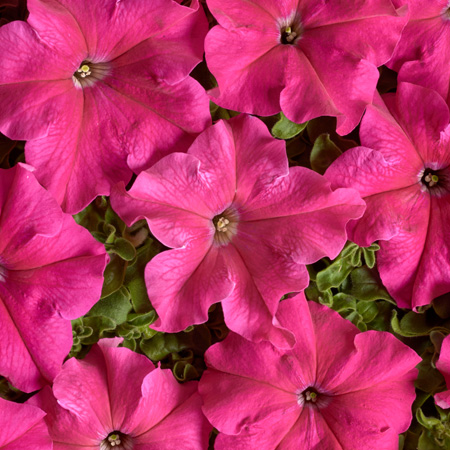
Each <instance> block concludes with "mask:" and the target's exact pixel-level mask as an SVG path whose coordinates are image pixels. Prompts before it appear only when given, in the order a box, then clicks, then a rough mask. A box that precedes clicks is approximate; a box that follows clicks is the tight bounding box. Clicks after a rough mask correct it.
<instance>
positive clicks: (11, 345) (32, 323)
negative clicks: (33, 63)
mask: <svg viewBox="0 0 450 450" xmlns="http://www.w3.org/2000/svg"><path fill="white" fill-rule="evenodd" d="M2 172H5V176H4V177H3V174H2V177H1V179H2V183H0V191H1V193H0V199H2V200H3V204H0V213H1V215H0V230H1V232H0V236H1V237H0V298H1V300H2V304H1V310H2V313H1V314H0V321H1V322H2V328H1V329H2V353H3V354H5V355H7V356H5V358H2V360H1V363H0V365H1V368H0V373H1V374H2V375H4V376H6V377H8V378H10V379H11V381H12V383H13V384H14V385H15V386H17V387H18V388H19V389H22V390H24V391H26V392H30V391H33V390H36V389H38V388H40V387H42V385H43V384H44V383H45V380H48V381H51V380H53V378H54V377H55V376H56V375H57V373H58V372H59V370H60V367H61V364H62V361H63V359H64V358H65V357H66V356H67V354H68V352H69V351H70V348H71V345H72V331H71V325H70V322H69V320H67V319H74V318H76V317H79V316H80V315H82V314H85V313H86V312H87V311H88V310H89V309H90V308H91V307H92V306H93V304H94V303H95V302H96V301H97V300H98V298H99V296H100V291H101V287H102V284H103V276H102V274H103V270H104V268H105V265H106V261H107V255H106V252H105V250H104V247H103V246H102V245H101V244H100V243H98V242H96V241H95V240H94V239H93V238H92V236H91V235H90V233H89V232H88V231H87V230H85V229H84V228H82V227H80V226H78V225H77V224H76V223H75V222H74V220H73V219H72V218H71V217H70V216H67V215H65V214H63V213H62V211H61V209H60V207H59V206H58V204H57V203H56V201H55V200H54V198H52V197H51V195H50V194H49V193H48V192H47V191H45V190H44V189H43V188H42V187H41V186H40V185H39V184H38V182H37V181H36V179H35V177H34V175H33V174H32V172H31V171H30V168H29V166H24V165H18V166H15V167H14V168H13V169H10V170H8V171H2ZM55 339H57V340H58V345H57V346H56V347H55V345H54V342H55ZM49 348H52V349H53V350H52V351H51V352H49V351H48V350H49Z"/></svg>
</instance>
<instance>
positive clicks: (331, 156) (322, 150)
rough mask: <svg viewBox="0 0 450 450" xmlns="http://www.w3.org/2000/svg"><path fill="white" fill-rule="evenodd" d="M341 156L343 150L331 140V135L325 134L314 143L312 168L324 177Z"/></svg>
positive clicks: (311, 158)
mask: <svg viewBox="0 0 450 450" xmlns="http://www.w3.org/2000/svg"><path fill="white" fill-rule="evenodd" d="M341 154H342V152H341V150H340V149H339V147H338V146H337V145H336V144H335V143H334V142H333V141H332V140H331V139H330V135H329V134H328V133H323V134H321V135H319V136H318V137H317V139H316V140H315V141H314V146H313V148H312V150H311V155H310V163H311V168H312V169H313V170H315V171H316V172H318V173H320V174H321V175H323V174H324V173H325V171H326V170H327V169H328V167H330V165H331V163H332V162H333V161H334V160H335V159H337V158H338V157H339V156H340V155H341Z"/></svg>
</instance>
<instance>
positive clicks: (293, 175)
mask: <svg viewBox="0 0 450 450" xmlns="http://www.w3.org/2000/svg"><path fill="white" fill-rule="evenodd" d="M111 204H112V206H113V208H114V209H115V210H116V211H117V213H118V214H119V215H120V216H121V217H122V218H123V220H125V222H126V223H127V224H131V223H134V222H135V221H137V220H139V219H141V218H144V217H145V218H146V219H147V221H148V223H149V226H150V229H151V231H152V233H153V234H154V235H155V237H156V238H157V239H158V240H160V241H161V242H162V243H163V244H164V245H166V246H167V247H171V248H174V250H171V251H167V252H163V253H160V254H158V255H157V256H156V257H154V258H153V259H152V260H151V261H150V263H149V264H148V265H147V267H146V271H145V279H146V284H147V289H148V294H149V298H150V301H151V303H152V305H153V306H154V308H155V309H156V311H157V312H158V315H159V319H158V321H157V322H155V323H154V324H153V325H152V328H155V329H158V330H162V331H167V332H177V331H181V330H183V329H185V328H186V327H187V326H189V325H192V324H198V323H203V322H205V321H206V320H207V318H208V308H209V307H210V306H211V305H212V304H213V303H217V302H220V301H221V302H222V307H223V311H224V316H225V322H226V324H227V326H228V327H229V328H230V329H231V330H233V331H235V332H237V333H239V334H241V335H242V336H244V337H246V338H248V339H251V340H257V341H259V340H261V339H269V340H271V341H272V342H274V343H275V345H280V346H286V345H288V346H291V345H292V344H293V341H292V335H291V333H290V332H288V331H287V330H283V329H282V327H280V325H279V324H278V322H277V321H276V319H274V316H275V313H276V311H277V308H278V303H279V300H280V298H281V297H282V296H283V295H284V294H286V293H288V292H294V291H297V292H298V291H300V290H301V289H304V288H305V287H306V286H307V284H308V274H307V271H306V268H305V264H310V263H313V262H315V261H317V260H318V259H320V258H322V257H324V256H325V255H328V256H330V257H331V258H334V257H336V255H337V254H338V253H339V252H340V250H341V249H342V247H343V246H344V244H345V241H346V238H347V236H346V233H345V225H346V223H347V222H348V221H349V220H350V219H352V218H353V219H354V218H357V217H361V215H362V213H363V211H364V203H363V202H362V201H361V199H360V198H359V196H358V194H357V193H356V191H354V190H347V189H338V190H336V191H332V190H331V189H330V186H329V184H328V183H327V182H326V181H325V179H324V178H323V177H322V176H321V175H319V174H317V173H315V172H313V171H311V170H309V169H306V168H303V167H293V168H291V169H290V170H289V167H288V161H287V157H286V150H285V143H284V141H277V140H276V139H274V138H272V137H271V136H270V134H269V132H268V130H267V128H266V126H265V125H264V124H263V122H261V121H260V120H259V119H256V118H254V117H250V116H244V115H240V116H238V117H236V118H234V119H232V120H230V121H227V122H218V123H217V124H216V125H214V126H212V127H210V128H208V129H207V130H206V131H204V132H203V133H202V134H201V135H200V136H199V137H198V138H197V139H196V140H195V142H194V143H193V145H192V146H191V148H190V149H189V151H188V153H187V154H181V153H173V154H172V155H168V156H167V157H165V158H164V159H162V160H161V161H159V162H158V163H157V164H155V165H154V166H153V167H152V168H151V169H149V170H148V171H146V172H142V173H141V174H140V175H139V176H138V178H137V180H136V182H135V184H134V185H133V187H132V188H131V190H130V191H129V192H128V193H127V192H126V191H125V187H124V186H123V184H122V185H121V186H120V187H118V188H116V189H114V190H113V192H112V195H111Z"/></svg>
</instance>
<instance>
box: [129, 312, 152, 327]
mask: <svg viewBox="0 0 450 450" xmlns="http://www.w3.org/2000/svg"><path fill="white" fill-rule="evenodd" d="M155 320H156V311H155V310H153V309H152V310H151V311H149V312H147V313H143V314H139V313H131V314H129V315H128V323H130V324H131V325H133V326H135V327H146V326H147V327H148V326H149V325H150V324H152V323H153V322H154V321H155Z"/></svg>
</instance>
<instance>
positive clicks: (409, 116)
mask: <svg viewBox="0 0 450 450" xmlns="http://www.w3.org/2000/svg"><path fill="white" fill-rule="evenodd" d="M384 102H385V104H384V103H383V102H382V100H381V99H379V100H378V102H377V106H373V107H369V108H368V110H367V112H366V114H365V116H364V118H363V120H362V123H361V131H360V136H361V143H362V145H363V146H364V147H357V148H354V149H351V150H349V151H346V152H345V153H344V154H343V155H341V156H340V157H339V158H338V159H337V160H336V161H335V162H334V163H333V164H332V165H331V167H330V168H329V169H328V171H327V172H326V174H325V176H326V178H327V179H328V180H330V181H331V184H332V186H333V188H336V187H352V188H354V189H357V190H358V191H359V192H360V194H361V196H362V197H363V198H364V200H365V201H366V203H367V210H366V212H365V214H364V216H363V217H362V218H361V219H360V220H359V221H357V222H356V221H352V222H351V223H350V224H349V226H348V227H347V230H348V232H349V238H350V239H351V240H352V241H354V242H356V243H357V244H358V245H362V246H367V245H370V244H371V243H372V242H374V241H375V240H378V239H380V240H381V242H380V246H381V249H380V251H379V252H378V253H377V261H378V269H379V272H380V276H381V279H382V281H383V284H384V285H385V286H386V287H387V289H388V291H389V293H390V294H391V295H392V297H394V299H395V300H396V301H397V304H398V305H399V306H400V307H402V308H413V309H414V310H416V309H417V307H419V306H422V305H427V304H429V303H430V302H431V301H432V300H433V299H434V298H436V297H438V296H439V295H442V294H444V293H446V292H448V291H449V290H450V239H449V236H450V228H449V227H450V225H449V224H450V126H449V120H450V115H449V109H448V107H447V105H446V104H445V102H444V100H443V99H442V98H441V97H440V96H439V95H438V94H436V93H435V92H434V91H431V90H429V89H426V88H422V87H419V86H415V85H412V84H409V83H401V84H400V85H399V87H398V91H397V96H395V95H394V94H388V95H386V96H384Z"/></svg>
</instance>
